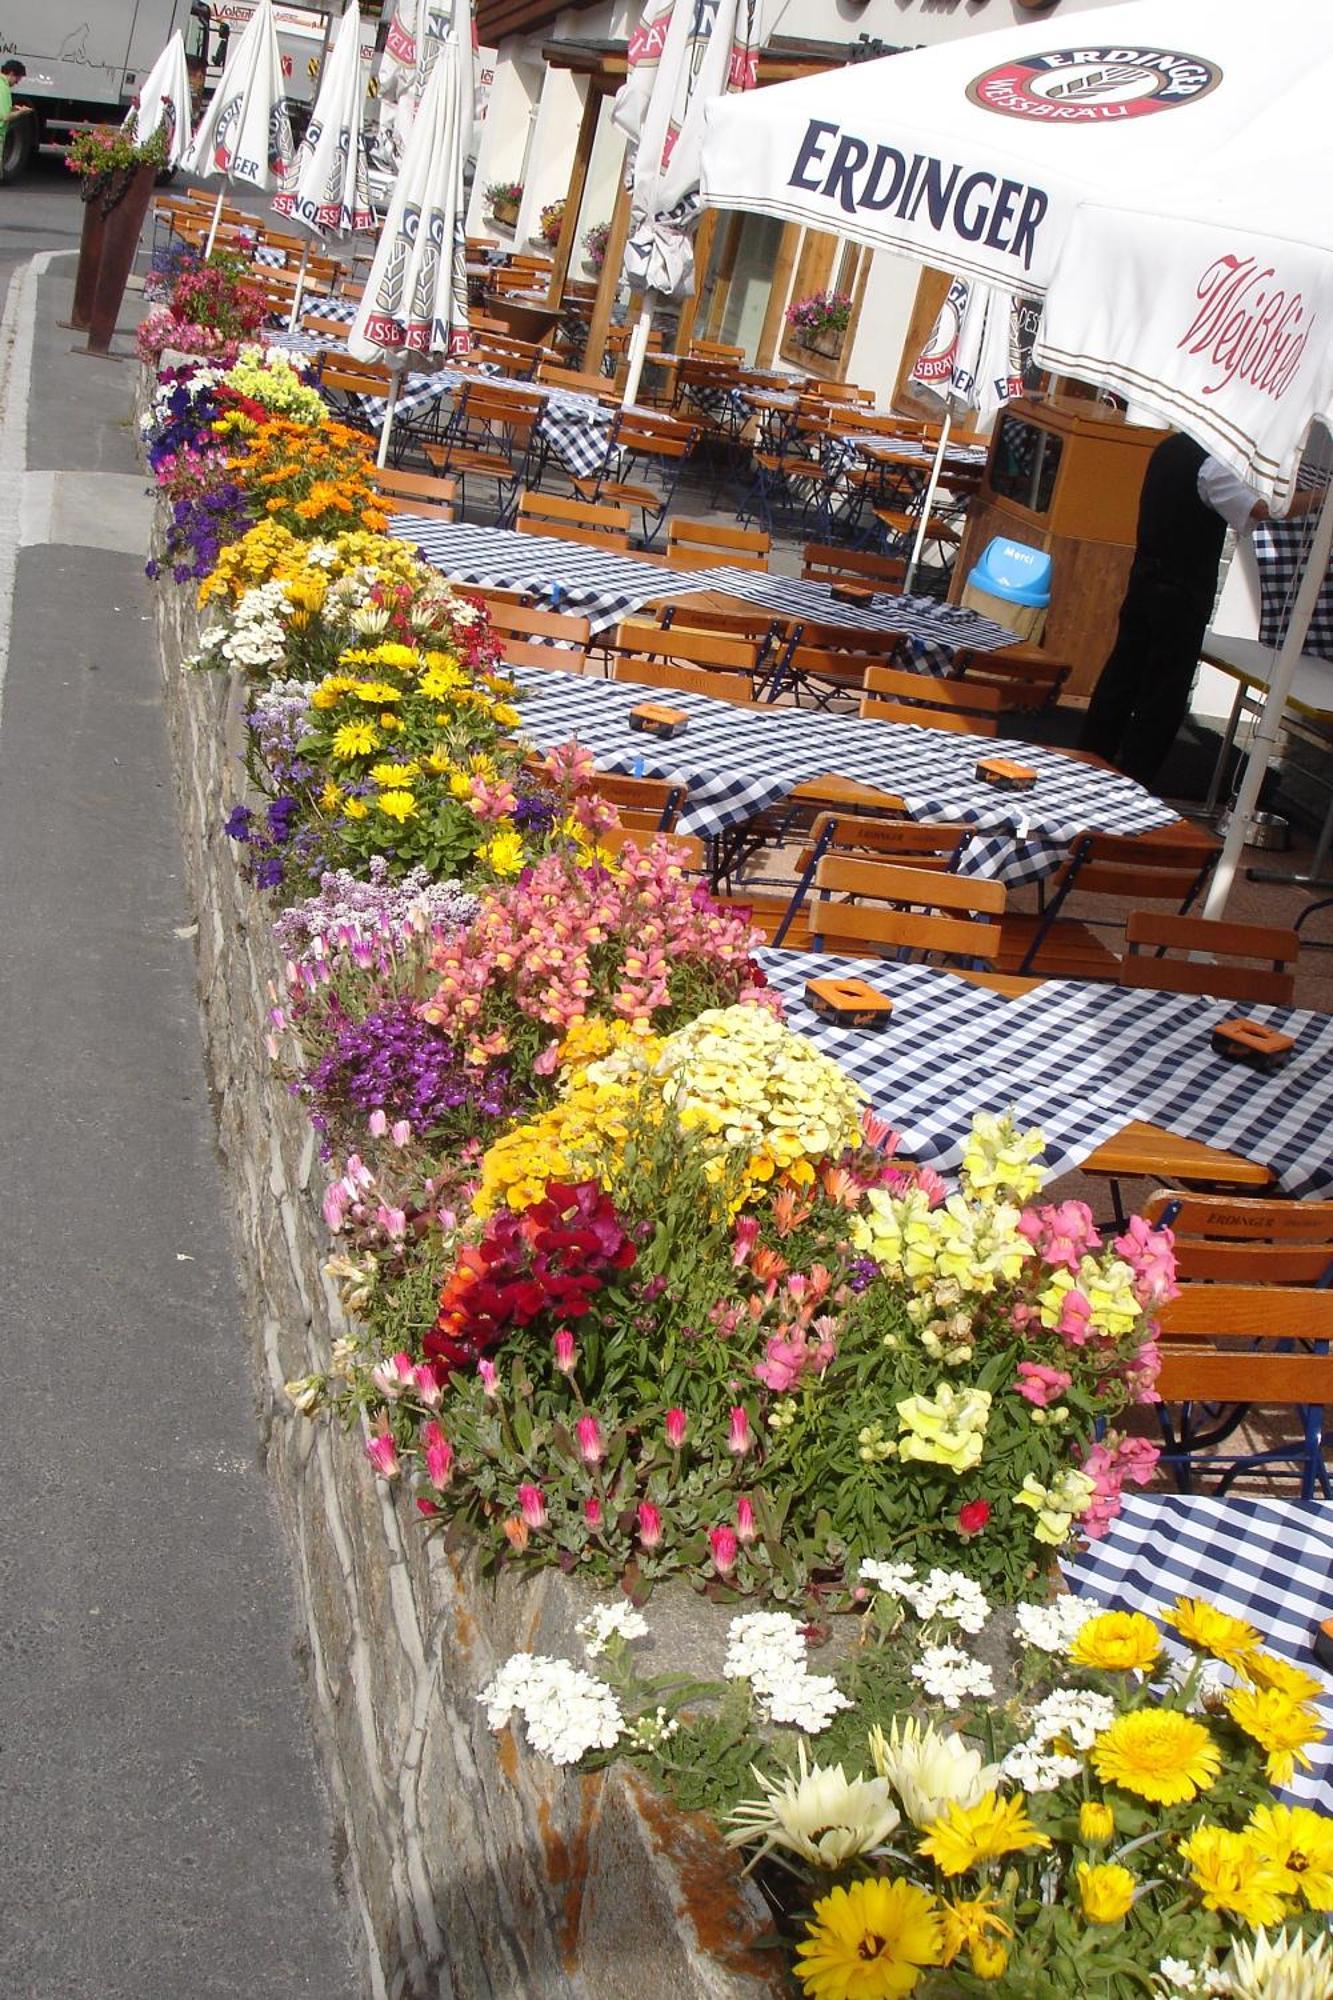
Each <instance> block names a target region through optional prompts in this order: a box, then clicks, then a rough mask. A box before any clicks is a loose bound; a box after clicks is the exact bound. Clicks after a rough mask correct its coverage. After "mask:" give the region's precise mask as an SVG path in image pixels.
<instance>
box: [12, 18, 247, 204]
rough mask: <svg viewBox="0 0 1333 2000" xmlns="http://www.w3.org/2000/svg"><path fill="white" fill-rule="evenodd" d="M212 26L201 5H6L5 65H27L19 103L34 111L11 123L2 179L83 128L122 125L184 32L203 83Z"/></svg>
mask: <svg viewBox="0 0 1333 2000" xmlns="http://www.w3.org/2000/svg"><path fill="white" fill-rule="evenodd" d="M207 26H208V22H207V8H206V6H204V5H203V4H202V0H6V4H5V5H4V6H3V7H0V62H6V61H8V60H9V59H10V58H17V60H18V61H19V62H21V63H22V64H24V66H25V68H26V69H27V72H28V73H27V75H26V76H25V77H24V79H23V81H22V83H21V84H20V85H19V86H18V88H17V89H16V90H15V92H14V102H15V104H16V105H20V104H27V105H31V107H32V109H31V111H29V112H27V113H26V114H25V115H24V116H23V117H21V118H14V119H12V120H11V121H10V125H9V129H8V131H7V133H6V135H5V147H4V156H3V160H2V161H0V180H6V181H8V180H13V179H14V178H15V176H16V175H18V174H20V173H22V171H23V169H24V168H25V167H26V166H27V164H28V161H29V160H30V159H31V158H32V155H33V153H34V151H35V150H36V148H37V147H38V146H42V145H47V144H55V143H58V142H64V141H65V140H67V139H68V137H69V134H70V132H71V131H73V130H75V129H77V128H78V127H79V126H81V125H88V124H101V125H105V124H118V123H119V122H120V120H121V119H122V118H123V117H124V116H125V113H126V111H127V110H128V109H129V107H130V105H131V104H132V102H133V101H134V93H135V91H136V90H137V89H138V87H139V85H140V84H141V83H142V82H143V79H144V78H145V76H147V74H148V72H149V70H150V69H151V68H152V66H153V64H154V63H155V62H156V60H157V58H158V56H159V55H160V54H161V53H162V50H163V49H164V48H165V46H166V44H167V41H168V39H169V37H170V36H171V35H172V33H173V32H174V31H175V29H177V28H180V29H181V30H182V31H183V33H184V35H185V51H186V57H187V60H188V62H189V64H190V69H191V76H192V80H193V78H194V77H195V76H196V75H197V77H198V81H199V84H200V85H202V83H203V65H204V61H205V55H206V41H207Z"/></svg>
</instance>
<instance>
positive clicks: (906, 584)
mask: <svg viewBox="0 0 1333 2000" xmlns="http://www.w3.org/2000/svg"><path fill="white" fill-rule="evenodd" d="M950 422H951V413H950V411H949V410H947V409H946V410H945V412H944V422H943V423H942V424H941V425H940V441H939V443H938V444H937V445H936V447H935V461H934V464H933V465H932V466H931V468H930V478H929V479H928V480H927V481H926V494H925V498H924V499H923V501H922V502H921V519H920V520H919V521H918V522H917V524H916V540H915V541H914V542H913V544H912V557H911V561H910V562H909V563H908V565H907V575H906V576H905V577H904V578H903V589H904V591H908V590H910V589H911V588H912V585H913V584H914V583H915V581H916V567H917V564H918V563H919V562H920V560H921V551H922V549H923V548H924V547H925V546H926V530H927V528H928V527H929V526H930V510H931V508H932V507H933V506H934V504H935V492H936V489H937V487H938V486H939V483H940V473H941V472H942V471H943V469H944V452H945V447H946V446H947V445H948V442H949V425H950Z"/></svg>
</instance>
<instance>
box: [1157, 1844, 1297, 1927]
mask: <svg viewBox="0 0 1333 2000" xmlns="http://www.w3.org/2000/svg"><path fill="white" fill-rule="evenodd" d="M1180 1853H1181V1858H1182V1859H1183V1860H1184V1862H1185V1865H1186V1866H1187V1867H1188V1869H1189V1872H1190V1880H1191V1881H1192V1882H1193V1884H1194V1886H1195V1888H1196V1889H1197V1890H1198V1891H1199V1893H1200V1894H1201V1895H1202V1897H1203V1903H1204V1908H1205V1909H1208V1910H1220V1911H1224V1912H1225V1913H1226V1914H1228V1915H1230V1916H1235V1917H1240V1918H1241V1919H1242V1921H1243V1922H1245V1923H1247V1924H1275V1923H1279V1922H1280V1921H1281V1919H1282V1917H1283V1916H1284V1915H1285V1913H1286V1904H1285V1901H1284V1899H1283V1895H1282V1871H1281V1869H1279V1868H1277V1867H1276V1866H1275V1865H1274V1864H1273V1862H1271V1861H1267V1860H1265V1859H1264V1857H1263V1855H1262V1854H1261V1853H1260V1852H1259V1850H1258V1848H1257V1847H1256V1846H1255V1843H1254V1841H1253V1839H1252V1837H1251V1836H1250V1834H1248V1833H1231V1832H1230V1831H1229V1830H1228V1829H1227V1828H1226V1827H1222V1826H1209V1825H1207V1824H1206V1823H1205V1824H1204V1825H1203V1826H1196V1827H1195V1829H1194V1831H1193V1833H1192V1834H1191V1835H1190V1836H1189V1839H1188V1840H1182V1841H1181V1843H1180Z"/></svg>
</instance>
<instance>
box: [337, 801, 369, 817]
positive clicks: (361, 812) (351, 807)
mask: <svg viewBox="0 0 1333 2000" xmlns="http://www.w3.org/2000/svg"><path fill="white" fill-rule="evenodd" d="M369 810H370V808H369V807H368V806H367V804H366V802H365V800H364V799H348V801H347V803H346V805H344V807H343V813H344V815H345V816H346V817H347V818H348V819H364V818H365V816H366V814H367V813H368V812H369Z"/></svg>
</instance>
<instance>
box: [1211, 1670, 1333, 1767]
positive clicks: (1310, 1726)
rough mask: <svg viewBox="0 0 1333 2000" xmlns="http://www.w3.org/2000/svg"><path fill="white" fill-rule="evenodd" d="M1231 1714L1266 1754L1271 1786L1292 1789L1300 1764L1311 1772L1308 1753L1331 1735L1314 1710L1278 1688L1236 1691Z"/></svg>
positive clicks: (1230, 1702)
mask: <svg viewBox="0 0 1333 2000" xmlns="http://www.w3.org/2000/svg"><path fill="white" fill-rule="evenodd" d="M1226 1705H1227V1714H1228V1715H1229V1716H1230V1717H1231V1720H1232V1721H1233V1722H1234V1723H1236V1724H1237V1726H1238V1727H1239V1728H1241V1729H1243V1730H1244V1731H1245V1734H1246V1735H1247V1736H1248V1737H1250V1738H1251V1739H1252V1740H1253V1741H1254V1742H1255V1743H1257V1744H1258V1745H1259V1748H1260V1749H1261V1750H1262V1751H1264V1753H1265V1760H1266V1765H1267V1770H1268V1777H1269V1782H1270V1783H1271V1784H1274V1785H1289V1784H1290V1783H1291V1780H1292V1777H1293V1775H1294V1773H1295V1769H1296V1766H1297V1764H1300V1765H1302V1766H1303V1768H1304V1769H1305V1770H1307V1771H1308V1770H1309V1768H1310V1759H1309V1758H1308V1757H1307V1756H1306V1754H1305V1753H1306V1750H1307V1748H1308V1746H1309V1745H1310V1744H1312V1743H1322V1742H1323V1740H1324V1737H1325V1735H1326V1734H1327V1731H1326V1730H1325V1729H1324V1728H1323V1726H1322V1724H1321V1723H1320V1721H1319V1718H1318V1716H1317V1715H1316V1714H1315V1711H1314V1710H1313V1709H1312V1708H1307V1707H1306V1706H1305V1704H1304V1703H1303V1702H1299V1701H1293V1700H1292V1698H1291V1696H1290V1695H1288V1694H1283V1693H1282V1692H1281V1690H1280V1689H1278V1688H1258V1689H1253V1688H1233V1689H1232V1690H1231V1692H1230V1693H1229V1694H1228V1695H1227V1698H1226Z"/></svg>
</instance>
